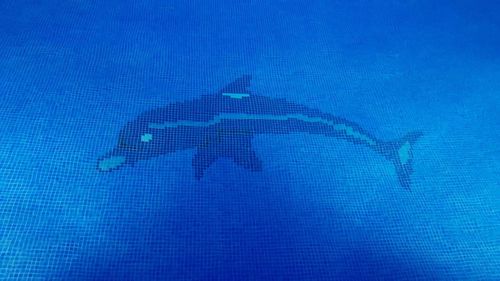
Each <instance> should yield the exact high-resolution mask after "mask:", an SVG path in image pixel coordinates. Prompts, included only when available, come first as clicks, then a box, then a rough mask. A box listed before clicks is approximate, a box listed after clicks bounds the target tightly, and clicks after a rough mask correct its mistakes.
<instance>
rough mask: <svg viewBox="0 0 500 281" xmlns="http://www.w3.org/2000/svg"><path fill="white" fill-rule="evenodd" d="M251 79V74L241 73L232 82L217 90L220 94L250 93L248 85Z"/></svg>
mask: <svg viewBox="0 0 500 281" xmlns="http://www.w3.org/2000/svg"><path fill="white" fill-rule="evenodd" d="M251 80H252V76H251V75H243V76H241V77H239V78H238V79H236V80H234V81H233V82H231V83H229V84H227V85H226V86H224V87H222V89H221V90H220V91H219V93H220V94H224V93H238V94H250V91H249V90H248V87H250V82H251Z"/></svg>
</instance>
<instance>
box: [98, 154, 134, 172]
mask: <svg viewBox="0 0 500 281" xmlns="http://www.w3.org/2000/svg"><path fill="white" fill-rule="evenodd" d="M126 161H127V158H125V156H120V155H114V156H109V157H106V158H104V159H101V160H99V162H98V164H97V168H98V169H99V171H102V172H109V171H111V170H114V169H117V168H119V167H120V166H122V165H123V164H125V162H126Z"/></svg>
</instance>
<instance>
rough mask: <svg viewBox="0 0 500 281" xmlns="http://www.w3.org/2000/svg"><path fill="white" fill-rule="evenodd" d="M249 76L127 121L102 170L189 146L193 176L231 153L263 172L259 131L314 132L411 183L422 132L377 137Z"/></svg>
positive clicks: (405, 184)
mask: <svg viewBox="0 0 500 281" xmlns="http://www.w3.org/2000/svg"><path fill="white" fill-rule="evenodd" d="M250 81H251V76H250V75H244V76H242V77H240V78H238V79H236V80H235V81H234V82H232V83H230V84H228V85H226V86H224V87H223V88H222V89H221V90H219V91H217V92H216V93H215V94H211V95H204V96H201V97H200V98H198V99H195V100H191V101H185V102H178V103H173V104H170V105H167V106H164V107H161V108H157V109H153V110H150V111H147V112H144V113H142V114H141V115H139V116H138V117H137V118H136V119H135V120H133V121H131V122H128V123H127V124H126V125H125V126H124V127H123V128H122V130H121V131H120V135H119V138H118V144H117V145H116V147H115V148H114V149H113V150H112V151H110V152H109V153H108V154H106V155H104V156H103V157H102V158H100V159H99V161H98V169H99V170H100V171H102V172H107V171H113V170H115V169H118V168H120V167H123V166H126V165H132V164H134V163H136V162H137V161H140V160H145V159H150V158H152V157H156V156H159V155H163V154H167V153H171V152H175V151H178V150H184V149H193V148H195V149H196V153H195V155H194V157H193V159H192V166H193V169H194V176H195V177H196V178H197V179H201V178H202V177H203V174H204V173H205V171H206V169H207V168H208V167H210V166H211V165H212V164H213V163H214V162H215V161H217V159H219V158H222V157H226V158H230V159H232V160H233V161H234V163H236V164H238V165H240V166H241V167H243V168H246V169H249V170H251V171H261V170H262V162H261V160H260V159H259V157H258V155H257V154H256V153H255V151H254V150H253V149H252V138H253V136H254V135H256V134H290V133H309V134H318V135H324V136H327V137H334V138H338V139H343V140H346V141H349V142H351V143H354V144H358V145H364V146H367V147H369V148H371V149H372V150H373V151H375V152H377V153H379V154H381V155H382V156H384V157H385V158H386V159H387V160H389V161H390V162H392V164H393V165H394V167H395V170H396V174H397V177H398V180H399V183H400V185H401V186H403V187H405V188H410V183H411V181H410V176H411V174H412V171H413V167H412V163H413V153H412V151H413V147H414V145H415V142H416V141H417V140H418V139H419V138H420V137H421V136H422V133H421V132H413V133H409V134H407V135H406V136H404V137H403V138H401V139H399V140H396V141H384V140H380V139H378V138H376V137H375V136H373V135H372V134H370V133H369V132H367V131H366V130H364V129H363V128H361V127H360V126H359V125H357V124H355V123H354V122H351V121H348V120H346V119H344V118H341V117H337V116H334V115H331V114H328V113H323V112H321V111H319V110H316V109H311V108H308V107H305V106H302V105H299V104H295V103H292V102H289V101H286V100H284V99H272V98H269V97H265V96H260V95H254V94H253V93H252V92H251V91H250V90H249V87H250Z"/></svg>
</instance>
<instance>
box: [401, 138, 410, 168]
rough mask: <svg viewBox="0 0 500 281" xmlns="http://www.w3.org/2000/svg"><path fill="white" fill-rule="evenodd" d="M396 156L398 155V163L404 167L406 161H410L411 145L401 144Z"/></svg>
mask: <svg viewBox="0 0 500 281" xmlns="http://www.w3.org/2000/svg"><path fill="white" fill-rule="evenodd" d="M398 154H399V161H400V162H401V164H403V165H405V164H406V163H408V161H410V159H411V144H410V142H405V144H403V145H402V146H401V147H400V148H399V150H398Z"/></svg>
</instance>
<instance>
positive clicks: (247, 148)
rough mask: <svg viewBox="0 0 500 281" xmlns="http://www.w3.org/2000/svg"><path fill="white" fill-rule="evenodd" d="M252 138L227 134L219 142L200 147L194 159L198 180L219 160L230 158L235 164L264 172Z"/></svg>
mask: <svg viewBox="0 0 500 281" xmlns="http://www.w3.org/2000/svg"><path fill="white" fill-rule="evenodd" d="M251 142H252V136H249V135H241V134H234V135H230V134H229V135H228V134H225V135H224V136H223V137H222V138H220V139H219V140H218V141H217V142H213V143H210V144H209V145H205V146H200V147H198V150H197V152H196V154H195V156H194V158H193V169H194V173H195V177H196V179H201V178H202V177H203V175H204V173H205V170H206V169H207V168H208V167H210V166H211V165H212V164H213V163H214V162H215V161H217V159H219V158H223V157H226V158H230V159H231V160H233V162H234V163H236V164H238V165H239V166H241V167H243V168H245V169H248V170H250V171H262V162H261V161H260V159H259V158H258V157H257V154H256V153H255V151H254V150H253V149H252V143H251Z"/></svg>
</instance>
